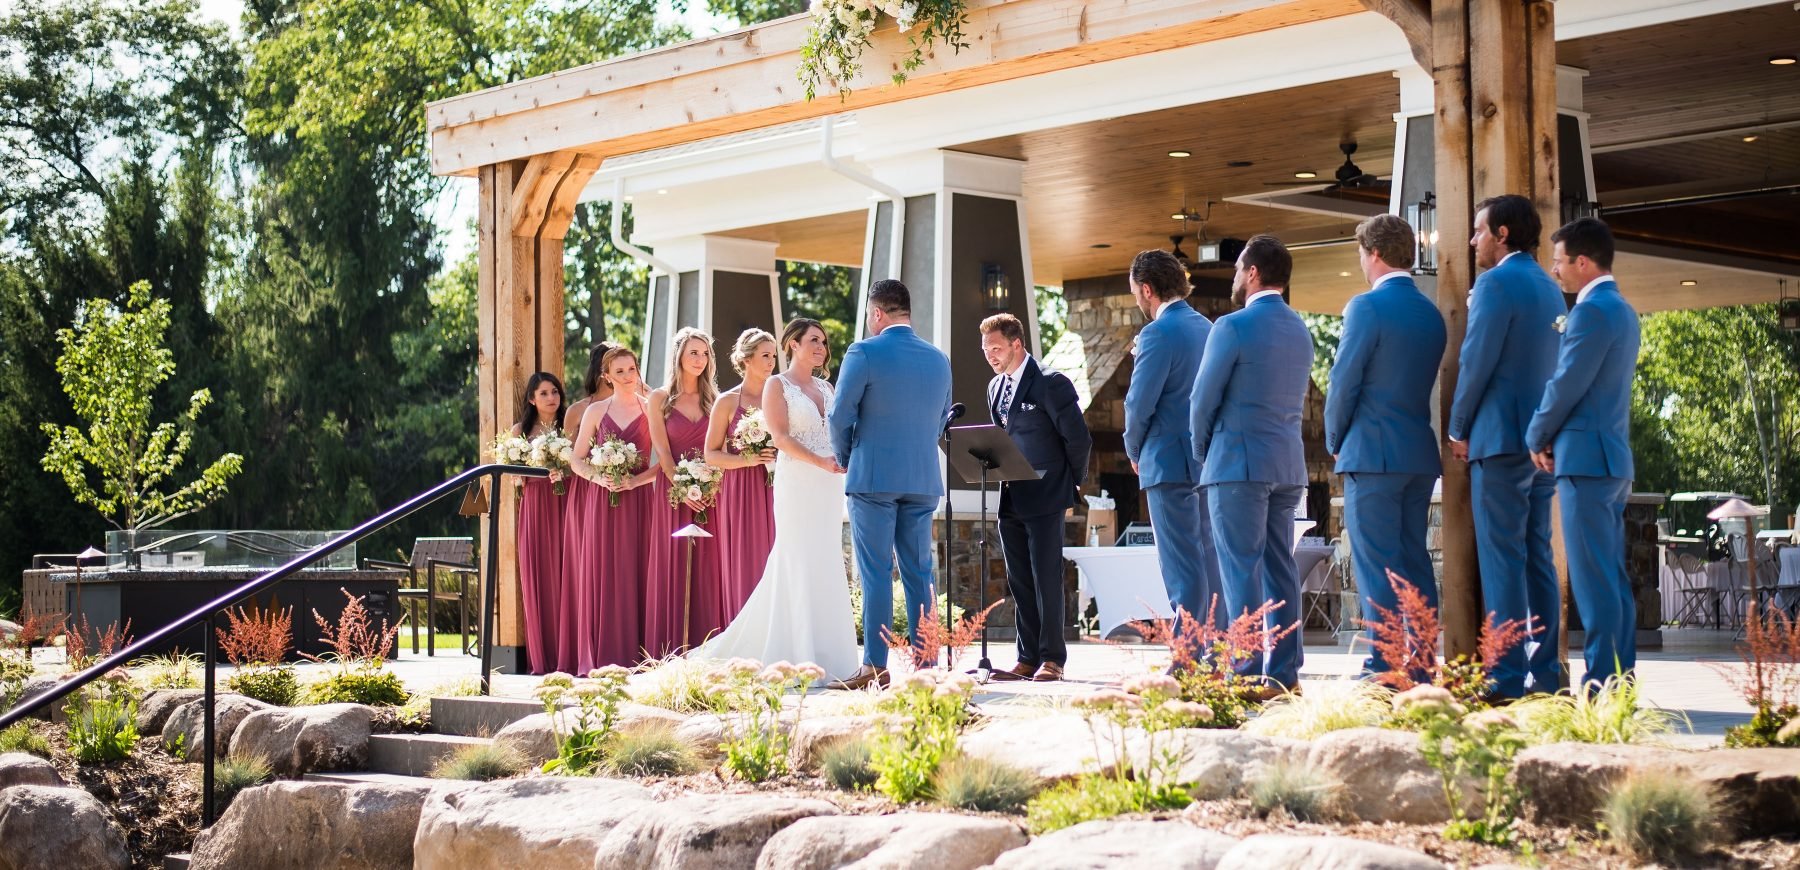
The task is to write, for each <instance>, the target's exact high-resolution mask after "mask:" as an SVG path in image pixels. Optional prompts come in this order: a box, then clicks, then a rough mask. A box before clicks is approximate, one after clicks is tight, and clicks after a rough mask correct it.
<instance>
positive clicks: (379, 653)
mask: <svg viewBox="0 0 1800 870" xmlns="http://www.w3.org/2000/svg"><path fill="white" fill-rule="evenodd" d="M339 591H341V592H343V593H344V597H345V598H346V599H348V600H347V601H345V602H344V612H343V613H342V614H340V615H339V616H338V622H337V625H332V624H331V623H330V622H328V621H327V620H326V619H325V617H324V616H321V615H320V614H319V611H317V610H314V611H313V621H315V622H317V623H318V624H319V636H320V637H321V638H323V639H324V640H325V643H326V645H327V646H330V647H331V652H328V653H326V654H325V655H322V656H315V655H308V654H306V653H301V655H302V656H304V657H306V658H308V659H311V660H313V661H315V662H323V661H335V662H337V663H338V664H340V665H342V666H344V667H345V668H346V669H348V668H350V667H351V666H353V665H360V666H362V667H365V668H376V669H379V668H380V667H381V665H382V663H383V662H386V661H387V657H388V653H389V652H391V651H392V650H393V648H394V637H395V636H396V635H398V634H399V633H400V626H397V625H396V626H393V627H392V628H390V627H389V626H388V623H387V620H385V619H384V620H382V621H381V628H379V629H377V628H375V625H374V623H373V622H371V621H370V620H369V610H368V608H366V607H363V603H362V597H361V596H357V595H351V594H350V590H348V589H341V590H339Z"/></svg>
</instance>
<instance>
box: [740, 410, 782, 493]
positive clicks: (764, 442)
mask: <svg viewBox="0 0 1800 870" xmlns="http://www.w3.org/2000/svg"><path fill="white" fill-rule="evenodd" d="M731 446H732V448H733V449H735V450H737V452H739V453H761V452H763V451H764V450H769V449H771V448H773V447H774V446H775V435H774V433H772V432H770V431H769V427H768V424H766V423H764V422H763V412H762V409H761V408H745V409H744V416H743V417H740V418H738V421H737V426H735V427H733V428H732V430H731ZM766 470H767V471H768V472H769V475H768V482H769V485H770V486H774V485H775V467H774V466H769V467H768V468H767V469H766Z"/></svg>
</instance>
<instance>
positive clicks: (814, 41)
mask: <svg viewBox="0 0 1800 870" xmlns="http://www.w3.org/2000/svg"><path fill="white" fill-rule="evenodd" d="M808 11H809V13H810V14H811V15H812V30H811V31H810V32H808V33H807V35H806V45H804V46H802V47H801V49H800V69H799V70H798V75H799V77H800V81H801V82H802V83H803V84H805V85H806V98H807V99H808V100H811V99H812V98H813V95H814V94H815V93H816V92H817V91H818V89H819V86H820V85H821V84H829V85H831V86H833V87H835V88H837V89H838V96H839V98H840V99H842V98H845V97H848V96H849V95H850V89H849V88H848V87H845V84H846V83H847V82H849V81H850V80H851V79H853V78H855V77H856V74H857V73H858V72H861V71H862V54H863V52H864V51H866V50H868V48H869V35H870V34H871V33H873V32H875V26H876V25H877V24H879V23H881V19H882V17H883V16H886V17H888V18H892V19H893V20H894V23H895V24H896V25H897V26H898V27H899V28H900V32H901V33H904V34H906V35H907V40H908V41H909V42H910V44H911V45H912V52H911V53H910V54H908V55H907V57H906V60H905V61H904V62H902V63H901V65H900V69H898V70H896V71H895V72H894V76H893V78H894V84H901V83H903V82H905V81H906V74H907V73H909V72H912V71H913V70H916V69H918V68H919V67H921V66H924V65H925V53H926V51H927V50H929V49H930V47H931V46H932V44H933V43H937V42H942V43H943V44H945V45H948V46H950V47H951V48H952V49H954V50H956V51H961V50H963V49H965V48H968V47H969V44H968V43H967V42H965V41H964V37H963V25H965V24H967V23H968V20H969V7H968V0H905V2H900V0H812V6H811V7H810V9H809V10H808Z"/></svg>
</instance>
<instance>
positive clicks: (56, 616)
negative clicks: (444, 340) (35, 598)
mask: <svg viewBox="0 0 1800 870" xmlns="http://www.w3.org/2000/svg"><path fill="white" fill-rule="evenodd" d="M66 618H67V617H66V614H64V613H62V612H61V611H54V610H53V611H51V612H49V613H38V612H37V611H34V610H32V609H31V605H29V604H26V605H24V606H22V607H20V608H19V630H18V631H17V632H15V633H14V634H13V635H12V636H11V637H7V638H0V649H4V648H12V649H30V648H31V647H32V645H33V644H36V643H37V642H38V641H42V640H49V639H50V638H52V637H55V636H56V635H57V634H58V633H59V632H61V631H62V630H63V623H64V622H65V621H66Z"/></svg>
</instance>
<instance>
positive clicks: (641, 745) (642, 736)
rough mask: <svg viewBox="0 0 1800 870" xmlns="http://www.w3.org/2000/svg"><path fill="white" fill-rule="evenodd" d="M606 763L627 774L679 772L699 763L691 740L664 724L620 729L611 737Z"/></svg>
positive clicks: (667, 773) (665, 774) (689, 769)
mask: <svg viewBox="0 0 1800 870" xmlns="http://www.w3.org/2000/svg"><path fill="white" fill-rule="evenodd" d="M606 766H607V768H608V769H610V770H612V771H613V772H615V773H621V774H624V775H626V776H682V775H684V774H689V773H693V772H695V771H697V770H699V769H700V768H701V767H702V762H701V760H700V753H698V752H696V751H694V746H693V744H691V743H689V742H687V741H686V740H683V739H681V738H680V737H677V736H676V735H675V729H674V728H670V727H667V726H659V727H653V728H646V729H643V730H640V731H628V732H622V733H620V734H618V735H617V736H615V737H614V738H613V742H612V749H611V751H610V752H609V753H608V754H607V758H606Z"/></svg>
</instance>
